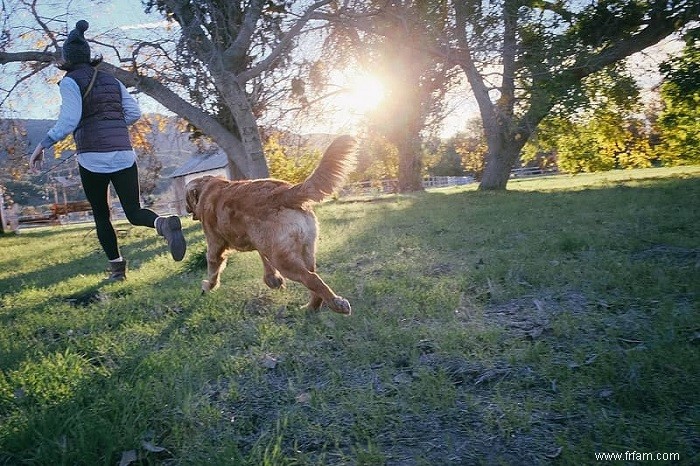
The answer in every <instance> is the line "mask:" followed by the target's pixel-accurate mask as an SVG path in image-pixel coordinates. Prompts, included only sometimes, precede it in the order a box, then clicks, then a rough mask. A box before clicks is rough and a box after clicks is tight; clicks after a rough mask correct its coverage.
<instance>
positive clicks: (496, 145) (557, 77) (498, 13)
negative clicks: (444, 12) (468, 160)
mask: <svg viewBox="0 0 700 466" xmlns="http://www.w3.org/2000/svg"><path fill="white" fill-rule="evenodd" d="M450 4H451V6H452V8H453V11H454V18H455V22H454V27H453V28H452V29H451V30H448V31H447V39H446V43H444V44H441V45H439V50H440V53H441V54H442V56H443V59H444V60H445V61H446V62H448V63H454V64H456V65H457V66H459V67H460V68H461V69H462V70H463V71H464V74H465V76H466V77H467V80H468V82H469V84H470V86H471V90H472V92H473V93H474V97H475V98H476V101H477V104H478V106H479V111H480V114H481V117H482V120H483V124H484V132H485V136H486V141H487V145H488V153H487V155H486V166H485V169H484V174H483V178H482V180H481V183H480V189H505V187H506V184H507V182H508V179H509V174H510V170H511V168H512V167H513V166H514V164H515V163H516V162H517V161H518V158H519V156H520V153H521V150H522V148H523V146H524V145H525V143H526V142H527V141H528V140H529V139H530V137H531V136H532V134H533V132H534V130H535V128H537V126H538V125H539V123H540V122H541V121H542V120H543V118H545V117H546V116H547V115H548V114H549V113H550V111H551V110H552V109H553V108H554V107H555V106H556V105H566V104H567V101H568V100H569V99H570V98H571V97H572V96H576V95H577V94H580V93H581V92H582V83H583V80H584V78H586V77H587V76H590V75H592V74H594V73H596V72H598V71H601V70H603V69H605V68H607V67H609V66H611V65H613V64H615V63H617V62H619V61H620V60H622V59H624V58H626V57H628V56H630V55H632V54H633V53H635V52H639V51H641V50H644V49H646V48H647V47H650V46H651V45H654V44H656V43H657V42H658V41H660V40H661V39H663V38H665V37H668V36H669V35H670V34H673V33H674V32H676V31H678V30H679V29H681V28H683V27H684V26H685V25H687V24H689V23H692V22H693V21H696V20H697V19H698V17H699V15H700V3H699V2H697V1H692V0H671V1H667V0H655V1H651V2H637V1H632V0H603V1H594V2H590V3H588V4H586V5H582V4H581V2H576V1H557V2H553V1H551V2H550V1H547V0H545V1H540V0H537V1H533V0H497V1H492V2H488V3H484V2H481V1H480V0H452V1H450Z"/></svg>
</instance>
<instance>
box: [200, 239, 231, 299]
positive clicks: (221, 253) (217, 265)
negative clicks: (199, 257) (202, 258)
mask: <svg viewBox="0 0 700 466" xmlns="http://www.w3.org/2000/svg"><path fill="white" fill-rule="evenodd" d="M224 268H226V248H225V247H224V246H223V245H218V244H217V245H212V244H209V245H207V274H208V277H207V279H206V280H202V291H203V292H207V291H214V290H215V289H217V288H218V287H219V284H220V280H219V278H220V276H221V272H222V271H223V270H224Z"/></svg>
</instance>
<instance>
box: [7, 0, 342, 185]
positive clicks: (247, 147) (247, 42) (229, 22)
mask: <svg viewBox="0 0 700 466" xmlns="http://www.w3.org/2000/svg"><path fill="white" fill-rule="evenodd" d="M144 5H145V7H146V10H147V11H149V12H151V11H153V12H159V13H161V14H162V15H163V16H164V17H165V18H166V20H167V21H168V22H170V24H171V27H170V30H169V32H168V34H167V36H168V37H165V38H164V37H159V38H154V39H153V40H150V41H146V40H136V41H131V45H130V47H129V53H128V55H127V54H125V53H124V52H123V51H121V50H120V49H119V48H118V47H116V46H114V45H112V47H113V48H112V50H111V51H112V52H114V60H116V62H118V63H119V66H116V65H113V64H111V63H108V61H105V62H104V63H103V64H102V65H101V67H102V69H104V70H105V71H107V72H109V73H111V74H113V75H114V76H116V77H117V78H118V79H120V80H121V81H122V82H123V83H124V84H125V85H126V86H128V87H134V88H136V89H137V90H138V91H140V92H143V93H144V94H147V95H149V96H150V97H152V98H154V99H155V100H156V101H158V102H159V103H161V104H162V105H163V106H164V107H166V108H168V109H169V110H171V111H173V112H174V113H175V114H177V115H180V116H181V117H183V118H185V119H186V120H188V121H189V122H190V123H191V124H192V126H193V127H195V128H196V129H197V130H198V131H201V132H202V133H204V134H206V135H207V136H209V137H210V138H211V139H212V140H213V141H214V142H216V143H217V145H219V147H221V148H222V150H224V151H225V152H226V154H227V155H228V157H229V160H230V161H231V163H232V166H233V168H234V171H235V175H236V176H237V177H245V178H258V177H265V176H267V175H268V170H267V166H266V163H265V159H264V156H263V150H262V142H261V139H260V134H259V131H258V125H257V117H258V116H259V114H260V112H262V111H264V108H263V107H264V105H263V102H264V99H263V98H262V97H261V96H262V95H263V94H264V92H261V89H264V83H265V79H266V77H268V76H272V75H274V73H275V72H276V71H277V70H279V69H283V68H284V65H285V64H286V63H288V60H289V57H290V51H291V50H292V48H293V46H294V44H295V40H296V39H297V38H298V37H299V35H300V34H302V33H303V32H304V30H305V28H307V27H309V25H310V22H312V20H313V19H314V17H315V15H317V14H319V13H324V14H325V15H326V17H334V16H335V15H336V14H337V13H338V11H339V9H338V7H337V6H336V4H335V3H334V2H332V1H331V0H319V1H317V2H315V3H309V2H301V1H297V2H294V1H279V0H250V1H224V0H212V1H190V0H151V1H147V2H145V3H144ZM46 8H48V6H46ZM19 9H23V10H24V11H22V13H23V14H29V15H31V16H32V17H34V18H35V20H36V24H37V27H36V29H35V31H34V40H33V41H32V43H31V44H29V46H30V48H29V49H28V50H27V49H25V50H23V51H18V48H20V47H23V46H26V42H23V41H22V40H20V38H19V36H17V37H15V36H11V32H12V31H11V30H8V31H7V34H6V39H5V40H3V41H2V42H0V47H1V48H0V64H9V63H17V62H21V63H27V64H28V65H29V66H27V67H25V68H24V69H23V70H22V73H21V74H20V75H19V76H18V77H17V82H21V81H24V80H27V79H29V78H30V77H32V76H34V75H36V74H37V73H38V71H37V70H42V69H46V68H47V67H48V66H49V65H51V64H53V63H54V62H56V60H57V59H58V58H59V57H60V44H62V43H63V40H64V39H65V32H59V31H66V30H70V29H72V26H73V25H68V24H65V23H64V22H63V21H61V20H60V17H59V19H54V18H52V17H51V15H49V14H45V13H42V11H43V10H42V11H40V7H39V6H38V5H37V2H36V1H29V0H24V1H19V2H17V3H15V4H14V5H13V7H12V8H7V9H3V14H4V15H5V18H4V19H5V23H7V24H11V22H10V21H9V17H10V16H11V15H13V14H15V13H19V11H18V10H19ZM46 18H48V19H46ZM21 37H28V36H27V35H26V34H25V35H22V36H21ZM93 37H94V36H93ZM170 37H172V38H173V39H170ZM88 40H89V41H92V44H91V45H92V46H93V52H95V51H98V50H105V48H104V47H103V48H102V49H100V48H99V47H96V45H97V42H96V41H94V40H93V39H92V38H91V36H90V34H89V33H88ZM110 42H112V43H113V44H116V43H118V42H119V41H118V40H116V39H115V40H111V41H110ZM10 91H11V90H10Z"/></svg>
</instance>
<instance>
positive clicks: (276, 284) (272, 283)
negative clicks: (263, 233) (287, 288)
mask: <svg viewBox="0 0 700 466" xmlns="http://www.w3.org/2000/svg"><path fill="white" fill-rule="evenodd" d="M258 253H259V254H260V259H262V263H263V267H264V268H265V275H264V276H263V281H264V282H265V284H266V285H267V286H269V287H270V288H273V289H276V288H282V287H283V286H284V277H282V275H280V273H279V272H278V271H277V269H276V268H274V267H273V266H272V264H271V263H270V261H269V260H268V258H267V257H265V256H264V255H263V253H261V252H259V251H258Z"/></svg>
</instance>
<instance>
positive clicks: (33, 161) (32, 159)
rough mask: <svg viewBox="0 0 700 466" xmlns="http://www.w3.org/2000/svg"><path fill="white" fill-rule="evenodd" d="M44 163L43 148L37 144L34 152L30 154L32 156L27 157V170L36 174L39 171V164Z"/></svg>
mask: <svg viewBox="0 0 700 466" xmlns="http://www.w3.org/2000/svg"><path fill="white" fill-rule="evenodd" d="M43 161H44V147H43V146H42V145H41V144H37V146H36V149H34V152H32V155H31V156H29V170H30V171H31V172H32V173H34V174H37V173H39V170H40V169H41V164H42V163H43Z"/></svg>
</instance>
